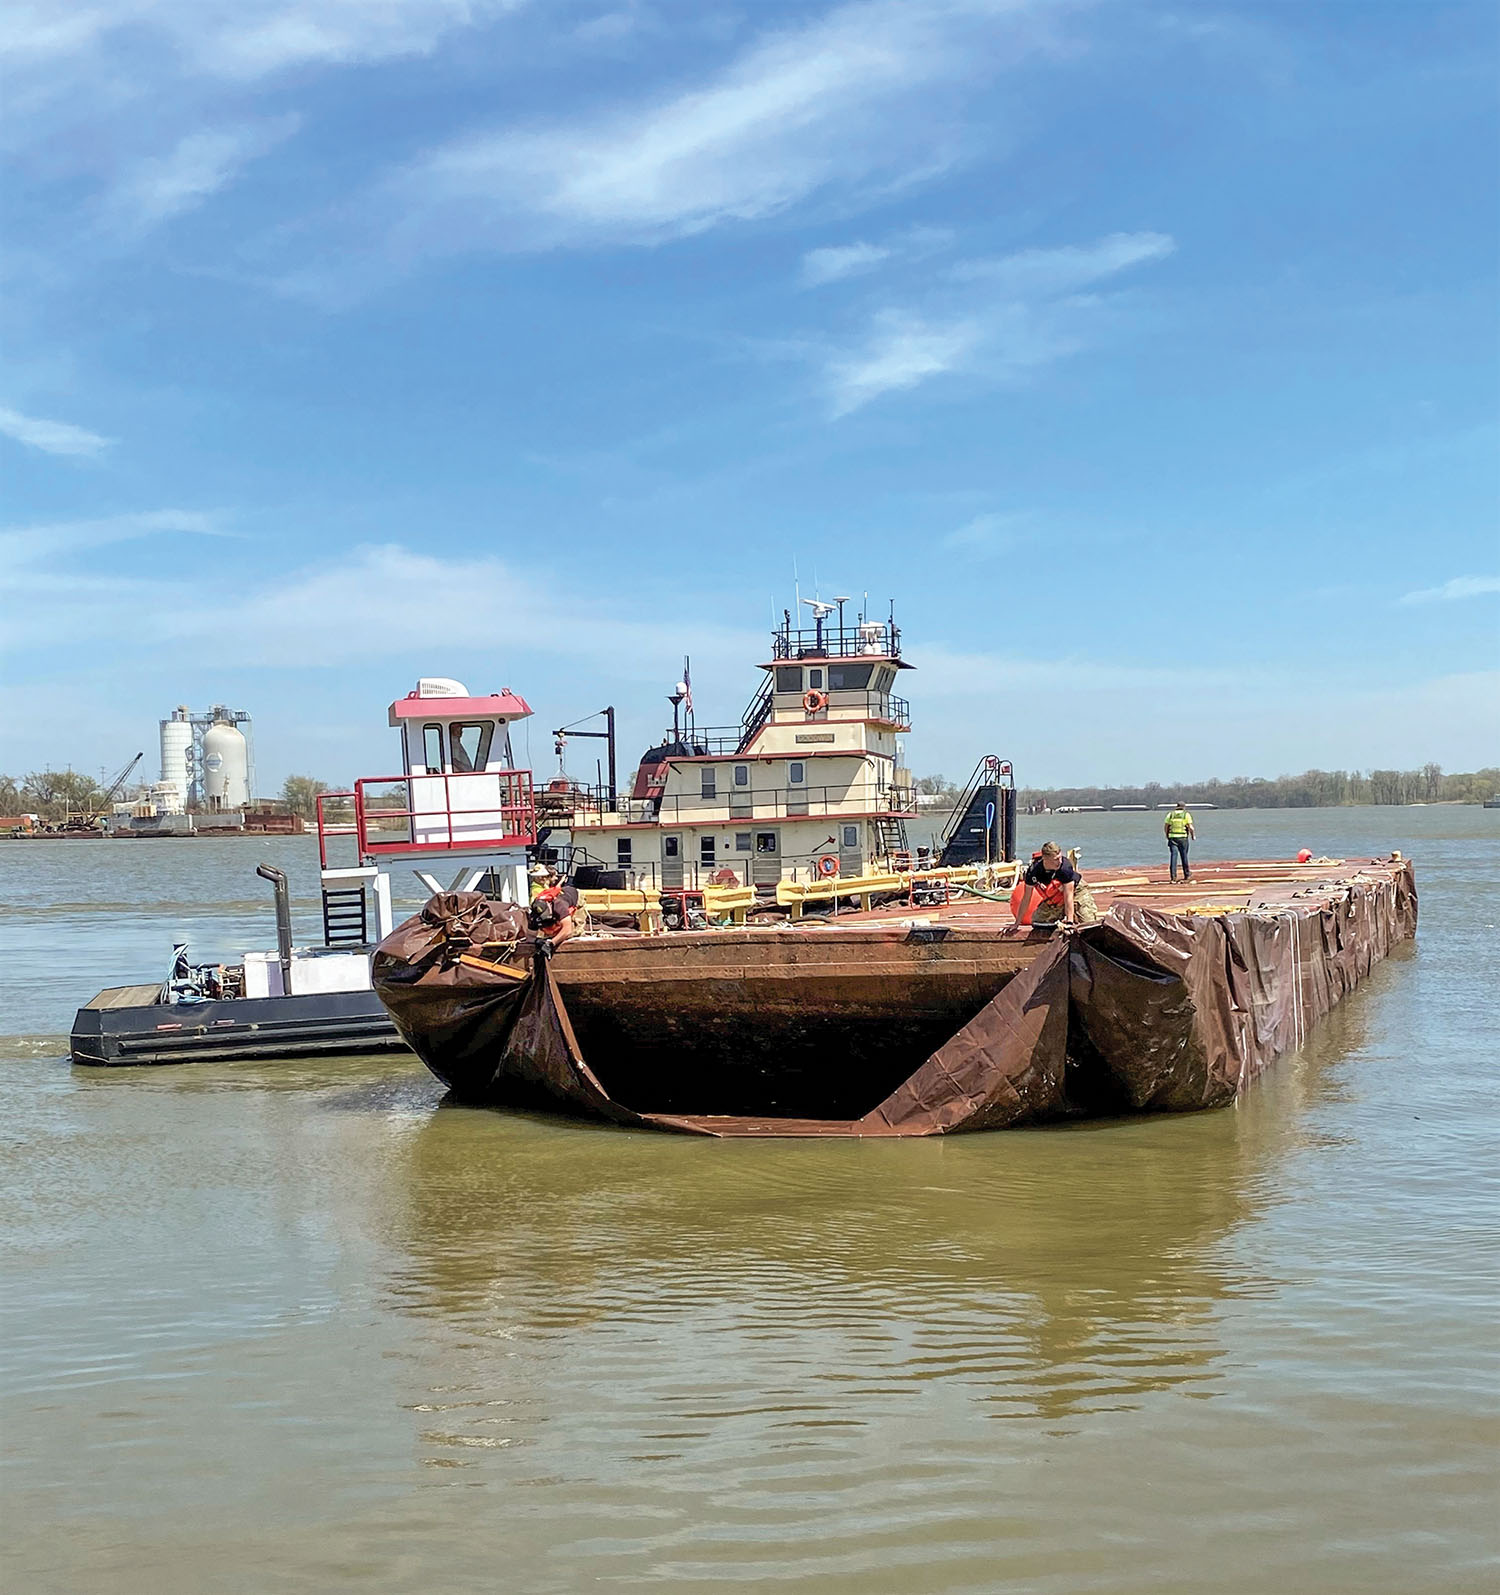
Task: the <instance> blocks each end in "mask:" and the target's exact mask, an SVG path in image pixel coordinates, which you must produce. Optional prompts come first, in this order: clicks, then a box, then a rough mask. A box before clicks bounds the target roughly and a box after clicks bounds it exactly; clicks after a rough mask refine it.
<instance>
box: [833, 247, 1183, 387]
mask: <svg viewBox="0 0 1500 1595" xmlns="http://www.w3.org/2000/svg"><path fill="white" fill-rule="evenodd" d="M1173 248H1174V245H1173V241H1172V240H1171V239H1170V238H1169V237H1167V236H1166V235H1165V234H1163V233H1149V232H1146V233H1114V234H1111V235H1110V236H1109V237H1107V238H1103V239H1100V240H1099V241H1098V242H1097V243H1094V244H1089V245H1077V246H1068V247H1065V248H1061V249H1031V250H1025V251H1022V252H1021V253H1019V254H1015V255H1010V256H1006V257H1002V258H998V259H992V260H970V261H963V262H960V263H958V264H957V265H955V266H953V267H952V268H950V269H949V271H948V272H947V273H946V274H945V276H944V278H943V280H942V281H940V282H937V283H936V284H934V285H933V287H932V288H931V290H930V291H929V292H928V293H927V294H926V295H925V296H924V301H923V303H922V304H920V305H913V306H905V307H886V308H884V309H882V310H879V311H877V312H875V313H874V315H873V316H872V317H871V318H870V321H869V323H868V324H867V326H866V327H865V329H864V331H863V332H862V333H861V334H860V335H859V336H858V337H857V338H856V339H855V340H853V341H852V343H850V344H849V345H847V346H846V347H844V348H842V349H837V350H834V351H832V352H831V353H827V354H826V356H825V359H824V371H823V376H824V381H825V383H826V386H827V390H828V394H829V399H830V404H831V408H832V413H833V414H834V416H835V417H838V416H845V415H849V414H850V413H852V412H853V411H855V410H858V409H860V408H861V407H862V406H864V405H866V404H869V403H870V402H871V401H872V400H873V399H877V398H879V397H880V396H881V395H882V394H886V393H895V392H901V391H903V390H905V389H910V388H914V387H917V386H918V385H920V384H921V383H924V382H926V381H928V380H930V379H931V378H933V377H937V376H942V375H944V374H945V373H956V372H973V373H975V374H978V375H981V376H983V377H985V378H986V379H988V380H991V381H1007V380H1015V379H1017V378H1018V377H1020V376H1022V375H1023V374H1025V373H1026V372H1028V371H1032V370H1035V369H1036V368H1038V367H1040V366H1043V365H1046V364H1048V363H1050V362H1052V361H1054V360H1059V359H1062V358H1063V357H1064V356H1066V355H1069V354H1072V353H1074V352H1076V351H1077V350H1078V349H1080V348H1082V347H1084V345H1085V344H1086V343H1087V341H1088V334H1089V327H1090V324H1091V323H1092V322H1094V321H1096V320H1097V319H1098V315H1099V312H1100V310H1101V308H1102V305H1103V301H1102V300H1101V299H1100V297H1099V296H1098V295H1097V294H1094V295H1088V296H1083V295H1082V294H1081V293H1080V291H1081V290H1083V289H1085V288H1091V287H1093V286H1094V285H1095V284H1097V283H1099V282H1101V281H1102V280H1103V279H1105V278H1108V277H1111V276H1114V275H1115V274H1116V273H1118V272H1121V271H1124V270H1125V269H1127V268H1128V267H1131V266H1137V265H1142V264H1145V263H1147V262H1150V261H1158V260H1162V259H1165V257H1166V256H1167V255H1169V254H1171V253H1172V250H1173Z"/></svg>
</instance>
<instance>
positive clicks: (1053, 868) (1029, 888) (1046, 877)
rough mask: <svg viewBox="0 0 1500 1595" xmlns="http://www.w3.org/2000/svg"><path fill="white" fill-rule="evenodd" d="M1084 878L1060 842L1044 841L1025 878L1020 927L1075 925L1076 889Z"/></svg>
mask: <svg viewBox="0 0 1500 1595" xmlns="http://www.w3.org/2000/svg"><path fill="white" fill-rule="evenodd" d="M1081 878H1082V877H1081V876H1080V875H1079V873H1078V871H1077V870H1076V869H1074V868H1073V866H1072V864H1071V863H1070V862H1069V861H1068V860H1067V859H1065V858H1064V857H1063V851H1062V849H1061V848H1060V847H1059V846H1058V845H1057V843H1056V842H1044V843H1043V844H1042V850H1041V852H1040V853H1038V854H1037V856H1036V857H1035V858H1034V859H1032V861H1031V863H1030V864H1029V865H1028V866H1027V867H1026V871H1025V873H1024V874H1023V875H1022V876H1021V882H1020V884H1021V886H1022V888H1023V890H1022V892H1021V900H1020V904H1019V906H1018V907H1017V909H1016V923H1017V924H1018V925H1033V924H1034V925H1046V924H1057V923H1062V924H1064V925H1071V924H1072V923H1073V917H1074V913H1075V906H1076V905H1075V899H1074V890H1075V888H1076V887H1077V885H1078V882H1079V880H1080V879H1081Z"/></svg>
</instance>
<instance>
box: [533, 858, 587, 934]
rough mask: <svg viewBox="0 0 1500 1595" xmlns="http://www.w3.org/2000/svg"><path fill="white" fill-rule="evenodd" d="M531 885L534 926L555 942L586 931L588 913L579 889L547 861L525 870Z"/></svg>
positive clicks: (538, 931) (534, 928) (539, 932)
mask: <svg viewBox="0 0 1500 1595" xmlns="http://www.w3.org/2000/svg"><path fill="white" fill-rule="evenodd" d="M526 877H527V880H528V882H529V883H530V888H531V928H532V929H533V930H535V931H536V932H537V933H538V934H539V935H542V936H545V937H547V938H548V940H550V941H553V942H561V941H566V940H567V939H568V937H569V936H575V935H577V934H579V932H580V931H582V930H583V928H584V924H583V923H581V922H586V920H587V914H586V912H585V911H584V909H583V908H581V907H580V905H579V902H578V888H577V887H576V886H575V885H574V884H573V883H572V881H568V880H563V879H562V878H561V877H560V876H559V875H558V873H557V871H556V870H555V869H552V868H550V867H549V866H548V865H546V864H541V863H537V864H533V865H532V866H531V868H530V869H529V870H527V871H526Z"/></svg>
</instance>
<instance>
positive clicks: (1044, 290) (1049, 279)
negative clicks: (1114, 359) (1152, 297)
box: [949, 233, 1177, 299]
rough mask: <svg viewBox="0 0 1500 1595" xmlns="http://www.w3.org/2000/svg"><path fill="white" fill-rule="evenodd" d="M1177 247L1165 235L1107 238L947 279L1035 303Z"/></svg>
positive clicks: (1027, 253)
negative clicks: (971, 283) (969, 283)
mask: <svg viewBox="0 0 1500 1595" xmlns="http://www.w3.org/2000/svg"><path fill="white" fill-rule="evenodd" d="M1176 247H1177V245H1176V243H1175V242H1174V241H1173V239H1171V238H1169V237H1168V236H1167V234H1166V233H1110V234H1109V235H1108V237H1106V238H1101V239H1099V241H1098V242H1097V243H1093V244H1081V245H1069V246H1066V247H1064V248H1062V249H1023V250H1020V251H1019V252H1018V253H1016V254H1014V255H1003V256H999V257H996V258H993V259H982V260H965V261H960V262H959V264H958V265H956V266H954V267H953V268H952V270H951V272H950V273H949V275H950V276H951V277H952V278H953V280H954V281H955V282H976V283H983V284H984V285H985V286H986V287H987V288H989V289H990V290H992V291H993V292H995V293H999V294H1003V295H1005V296H1006V297H1008V298H1013V299H1036V298H1040V297H1043V296H1051V295H1056V294H1064V293H1077V292H1078V290H1079V289H1081V288H1086V287H1088V286H1089V285H1090V284H1091V283H1095V282H1098V281H1099V280H1100V279H1101V278H1104V277H1112V276H1114V275H1115V273H1116V272H1120V271H1124V270H1126V269H1127V268H1128V267H1130V266H1140V265H1144V264H1145V263H1146V262H1148V261H1154V260H1165V259H1166V257H1167V256H1168V255H1170V254H1171V253H1172V252H1173V251H1174V250H1175V249H1176Z"/></svg>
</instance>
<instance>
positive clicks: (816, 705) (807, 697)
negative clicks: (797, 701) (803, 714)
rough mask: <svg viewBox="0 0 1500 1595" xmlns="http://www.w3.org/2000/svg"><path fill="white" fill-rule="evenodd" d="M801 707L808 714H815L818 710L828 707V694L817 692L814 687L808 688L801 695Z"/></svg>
mask: <svg viewBox="0 0 1500 1595" xmlns="http://www.w3.org/2000/svg"><path fill="white" fill-rule="evenodd" d="M802 707H803V708H804V709H806V710H807V712H808V713H809V714H817V712H818V711H819V710H820V709H826V708H827V707H828V694H827V693H826V692H819V691H818V689H817V688H816V687H809V688H808V689H807V691H806V692H804V693H803V694H802Z"/></svg>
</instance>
